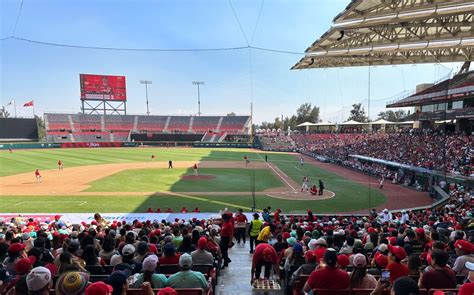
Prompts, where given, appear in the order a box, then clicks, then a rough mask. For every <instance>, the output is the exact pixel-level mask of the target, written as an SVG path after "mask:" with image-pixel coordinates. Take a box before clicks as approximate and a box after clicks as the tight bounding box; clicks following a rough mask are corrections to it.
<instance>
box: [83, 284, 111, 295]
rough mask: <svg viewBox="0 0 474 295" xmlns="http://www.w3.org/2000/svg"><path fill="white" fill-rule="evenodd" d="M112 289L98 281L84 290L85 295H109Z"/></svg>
mask: <svg viewBox="0 0 474 295" xmlns="http://www.w3.org/2000/svg"><path fill="white" fill-rule="evenodd" d="M113 290H114V288H113V287H112V286H111V285H107V284H106V283H104V282H102V281H99V282H95V283H92V284H90V285H89V286H87V288H86V295H111V294H112V292H113Z"/></svg>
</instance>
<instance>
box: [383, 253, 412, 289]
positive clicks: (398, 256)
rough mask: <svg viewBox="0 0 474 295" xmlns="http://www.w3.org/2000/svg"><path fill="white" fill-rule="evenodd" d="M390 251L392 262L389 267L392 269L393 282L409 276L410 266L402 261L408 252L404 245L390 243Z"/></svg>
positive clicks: (391, 278)
mask: <svg viewBox="0 0 474 295" xmlns="http://www.w3.org/2000/svg"><path fill="white" fill-rule="evenodd" d="M388 251H389V256H388V257H389V260H391V263H389V264H388V266H387V269H388V270H390V282H391V283H393V282H394V281H395V280H396V279H398V278H400V277H404V276H407V275H408V273H409V271H408V267H406V266H405V265H404V264H402V263H401V261H402V260H403V259H404V258H405V257H406V256H407V253H406V252H405V250H404V249H403V248H402V247H400V246H392V245H391V244H389V245H388Z"/></svg>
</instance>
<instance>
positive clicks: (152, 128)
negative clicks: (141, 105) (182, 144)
mask: <svg viewBox="0 0 474 295" xmlns="http://www.w3.org/2000/svg"><path fill="white" fill-rule="evenodd" d="M44 119H45V126H46V133H47V136H46V137H47V140H48V141H50V142H89V141H94V142H96V141H104V142H105V141H119V142H123V141H128V140H130V134H131V133H138V134H139V133H145V134H152V133H158V134H161V133H163V134H169V133H180V134H198V135H200V136H199V138H201V137H202V136H203V135H204V134H205V133H206V132H208V131H212V132H216V133H219V134H221V136H213V138H210V140H212V141H215V142H217V141H219V140H220V139H221V137H222V135H227V134H228V135H244V134H247V133H248V131H249V126H248V124H249V123H250V117H249V116H200V117H192V116H140V115H105V116H104V115H85V114H53V113H46V114H45V115H44ZM213 135H214V134H213ZM211 137H212V136H211ZM224 137H225V136H224ZM193 138H194V137H193Z"/></svg>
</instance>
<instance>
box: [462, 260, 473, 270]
mask: <svg viewBox="0 0 474 295" xmlns="http://www.w3.org/2000/svg"><path fill="white" fill-rule="evenodd" d="M464 266H465V267H466V268H467V269H469V270H470V271H474V262H469V261H466V264H465V265H464Z"/></svg>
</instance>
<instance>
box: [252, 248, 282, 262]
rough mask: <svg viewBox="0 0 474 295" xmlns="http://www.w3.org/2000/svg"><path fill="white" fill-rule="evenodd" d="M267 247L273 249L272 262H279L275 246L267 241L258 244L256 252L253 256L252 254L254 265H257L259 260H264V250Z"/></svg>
mask: <svg viewBox="0 0 474 295" xmlns="http://www.w3.org/2000/svg"><path fill="white" fill-rule="evenodd" d="M265 249H270V250H271V256H270V260H271V261H270V262H271V263H272V264H275V263H278V254H277V252H276V250H275V248H273V246H271V245H270V244H267V243H261V244H258V245H257V247H255V252H254V253H253V256H252V265H253V266H255V265H257V263H259V262H264V259H265V258H264V257H263V251H264V250H265Z"/></svg>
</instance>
